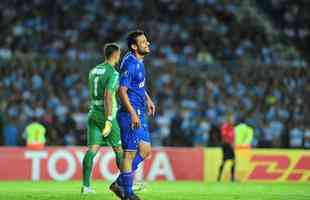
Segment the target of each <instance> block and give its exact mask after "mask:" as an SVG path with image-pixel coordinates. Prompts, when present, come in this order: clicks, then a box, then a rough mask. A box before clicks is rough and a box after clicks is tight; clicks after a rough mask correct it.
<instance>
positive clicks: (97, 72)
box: [91, 68, 105, 75]
mask: <svg viewBox="0 0 310 200" xmlns="http://www.w3.org/2000/svg"><path fill="white" fill-rule="evenodd" d="M104 73H105V69H101V68H95V69H93V70H92V71H91V74H92V75H103V74H104Z"/></svg>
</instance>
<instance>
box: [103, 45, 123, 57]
mask: <svg viewBox="0 0 310 200" xmlns="http://www.w3.org/2000/svg"><path fill="white" fill-rule="evenodd" d="M119 49H120V48H119V46H118V45H117V44H115V43H108V44H106V45H104V49H103V53H104V57H105V59H109V58H110V57H111V56H112V54H113V53H114V52H115V51H119Z"/></svg>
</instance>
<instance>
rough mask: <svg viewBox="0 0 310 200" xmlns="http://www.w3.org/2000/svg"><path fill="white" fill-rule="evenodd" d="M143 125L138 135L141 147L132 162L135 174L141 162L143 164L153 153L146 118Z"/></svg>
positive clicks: (142, 122)
mask: <svg viewBox="0 0 310 200" xmlns="http://www.w3.org/2000/svg"><path fill="white" fill-rule="evenodd" d="M141 125H142V127H141V128H140V129H139V131H138V133H137V135H138V137H139V146H138V147H139V148H138V152H137V153H136V156H135V158H134V160H133V162H132V171H133V172H134V171H136V170H137V169H138V166H139V164H140V163H141V162H143V161H144V160H145V159H146V158H147V157H149V156H150V155H151V151H152V148H151V139H150V133H149V130H148V126H147V123H146V122H145V119H144V118H142V119H141Z"/></svg>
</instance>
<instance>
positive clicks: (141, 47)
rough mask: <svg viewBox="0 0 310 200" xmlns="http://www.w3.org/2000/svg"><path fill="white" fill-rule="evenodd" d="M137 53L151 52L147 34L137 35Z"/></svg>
mask: <svg viewBox="0 0 310 200" xmlns="http://www.w3.org/2000/svg"><path fill="white" fill-rule="evenodd" d="M136 46H137V53H138V54H140V55H146V54H148V53H150V43H149V41H148V40H147V39H146V37H145V35H140V36H139V37H137V45H136Z"/></svg>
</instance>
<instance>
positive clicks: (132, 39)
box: [127, 30, 144, 52]
mask: <svg viewBox="0 0 310 200" xmlns="http://www.w3.org/2000/svg"><path fill="white" fill-rule="evenodd" d="M140 35H144V32H143V31H141V30H135V31H131V32H129V33H128V35H127V46H128V50H129V51H131V52H133V51H134V50H133V49H132V47H131V45H133V44H137V37H139V36H140Z"/></svg>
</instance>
